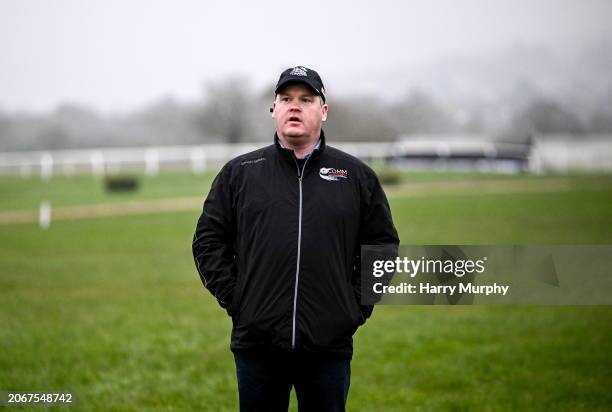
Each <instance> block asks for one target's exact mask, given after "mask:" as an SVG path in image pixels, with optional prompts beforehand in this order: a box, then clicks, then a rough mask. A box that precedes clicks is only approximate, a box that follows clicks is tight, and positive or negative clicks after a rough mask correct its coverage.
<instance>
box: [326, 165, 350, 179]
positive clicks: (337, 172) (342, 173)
mask: <svg viewBox="0 0 612 412" xmlns="http://www.w3.org/2000/svg"><path fill="white" fill-rule="evenodd" d="M319 177H320V178H321V179H324V180H329V181H330V182H334V181H338V180H340V179H346V178H347V177H348V171H347V170H344V169H336V168H334V167H322V168H321V169H320V170H319Z"/></svg>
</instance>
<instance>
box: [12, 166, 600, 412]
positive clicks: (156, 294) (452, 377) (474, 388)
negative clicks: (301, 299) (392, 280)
mask: <svg viewBox="0 0 612 412" xmlns="http://www.w3.org/2000/svg"><path fill="white" fill-rule="evenodd" d="M407 178H408V179H410V180H412V179H417V180H418V179H419V178H425V177H423V176H408V177H407ZM427 178H429V177H427ZM463 178H464V179H465V178H469V179H473V180H474V182H475V183H477V182H478V181H479V180H478V177H477V176H472V177H467V176H463ZM79 179H81V180H79ZM208 179H209V178H208ZM452 179H457V178H456V177H453V178H452ZM509 179H510V180H512V179H531V178H530V177H524V178H523V177H518V178H517V177H509ZM576 179H588V178H586V177H584V176H583V177H577V178H576ZM594 179H600V177H596V178H594ZM10 180H11V179H9V178H4V180H2V183H1V184H2V186H1V187H2V191H0V193H2V196H0V199H2V201H1V202H2V203H1V205H2V208H3V209H16V208H21V207H26V206H25V204H26V203H27V202H28V201H30V200H35V199H36V198H37V196H38V195H39V194H40V191H41V190H43V188H44V186H41V185H39V184H38V183H35V182H34V181H33V180H24V181H22V180H19V179H13V181H12V182H11V181H10ZM204 180H206V179H204V178H202V177H198V178H192V177H189V176H181V175H178V174H170V175H162V176H161V178H160V179H159V180H155V179H152V180H151V182H150V183H149V184H147V185H143V190H142V192H141V193H140V194H138V195H137V196H143V198H156V197H164V196H191V195H201V196H203V195H204V193H205V192H207V186H208V184H209V180H207V181H206V183H202V182H203V181H204ZM59 183H60V182H57V184H58V185H59ZM53 184H55V183H53ZM89 184H90V182H87V179H86V178H78V179H76V180H75V181H70V180H68V179H66V180H65V181H63V182H61V185H60V186H62V185H63V186H62V187H63V188H62V189H60V188H59V186H57V187H58V188H57V193H58V195H59V193H60V192H61V193H67V194H70V196H69V197H68V198H67V199H65V202H66V203H65V204H85V203H88V202H89V203H92V202H93V203H98V202H99V201H100V199H105V196H104V195H103V194H100V193H98V195H95V196H100V197H99V198H98V199H97V200H96V199H92V198H91V196H94V195H93V194H92V193H93V192H88V191H86V190H85V191H82V192H81V191H80V190H78V189H76V187H79V186H81V187H85V186H88V185H89ZM72 185H74V187H72ZM32 186H33V187H32ZM192 186H193V187H192ZM202 186H206V187H202ZM7 187H10V188H12V189H11V190H12V192H11V193H12V195H13V196H15V198H14V199H12V200H10V201H9V200H5V196H4V195H5V192H4V190H5V189H6V188H7ZM94 200H95V201H94ZM58 201H60V200H59V198H58ZM104 201H106V200H104ZM113 201H115V200H113ZM117 201H118V200H117ZM11 202H12V203H11ZM610 204H612V188H610V189H600V190H591V189H576V190H565V191H559V192H546V193H512V194H503V193H502V194H472V195H452V196H451V195H441V194H436V195H432V196H419V197H406V198H401V197H398V198H393V199H392V201H391V206H392V209H393V212H394V219H395V222H396V225H397V227H398V230H399V231H400V236H401V239H402V242H403V243H411V244H423V243H432V244H436V243H444V244H449V243H464V244H465V243H472V244H482V243H504V244H509V243H612V231H611V230H610V229H609V228H610V227H612V208H610V207H609V205H610ZM197 214H198V212H195V211H194V213H176V214H158V215H146V216H130V217H117V218H105V219H92V220H82V221H73V222H58V223H54V224H53V225H52V226H51V228H50V229H49V230H47V231H41V230H39V229H38V228H37V227H36V226H35V225H10V226H0V325H1V327H0V342H2V350H1V351H0V390H19V391H28V390H36V391H58V390H66V391H71V392H73V393H74V394H75V396H76V402H77V404H76V405H75V410H103V411H106V410H134V411H136V410H185V411H190V410H210V411H232V410H236V409H237V392H236V382H235V370H234V365H233V358H232V356H231V353H230V351H229V333H230V328H231V323H230V320H229V318H228V317H227V315H225V312H224V311H222V310H221V309H220V308H218V307H217V306H216V303H215V301H214V299H213V298H212V296H210V294H208V292H206V291H205V290H204V289H203V287H202V285H201V283H200V280H199V278H198V276H197V274H196V271H195V269H194V268H193V263H192V257H191V251H190V245H191V236H192V231H193V228H194V224H195V220H196V219H197ZM611 324H612V309H611V308H609V307H559V306H558V307H552V306H471V307H470V306H467V307H466V306H461V307H448V306H437V307H421V306H380V307H378V308H376V310H375V314H374V316H373V318H372V319H370V320H369V321H368V323H367V324H366V325H365V326H364V327H363V328H362V329H360V330H359V331H358V332H357V335H356V337H355V358H354V360H353V363H352V371H353V375H352V382H351V392H350V396H349V404H348V407H349V410H354V411H405V410H421V411H463V410H465V411H468V410H469V411H471V410H476V411H514V410H533V411H539V410H562V411H596V410H601V411H604V410H610V409H612V395H611V392H610V390H609V388H610V387H612V375H611V374H610V370H612V354H611V351H610V350H611V349H612V344H611V343H612V329H611V328H610V325H611ZM292 408H293V410H295V405H292ZM36 410H38V409H36Z"/></svg>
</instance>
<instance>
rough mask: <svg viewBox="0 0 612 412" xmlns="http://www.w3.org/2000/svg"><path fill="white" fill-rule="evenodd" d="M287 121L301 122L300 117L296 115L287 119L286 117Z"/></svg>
mask: <svg viewBox="0 0 612 412" xmlns="http://www.w3.org/2000/svg"><path fill="white" fill-rule="evenodd" d="M287 122H288V123H291V122H298V123H302V119H300V118H299V117H297V116H291V117H290V118H289V119H287Z"/></svg>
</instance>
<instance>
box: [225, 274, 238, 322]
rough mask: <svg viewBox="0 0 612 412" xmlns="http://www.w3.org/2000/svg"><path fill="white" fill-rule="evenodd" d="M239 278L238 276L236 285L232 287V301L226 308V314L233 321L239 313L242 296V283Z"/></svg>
mask: <svg viewBox="0 0 612 412" xmlns="http://www.w3.org/2000/svg"><path fill="white" fill-rule="evenodd" d="M240 278H241V276H240V275H239V276H238V280H237V281H236V285H235V286H234V292H233V293H232V301H231V302H230V305H229V306H228V308H227V313H228V314H229V315H230V316H231V317H232V318H233V319H235V318H236V317H237V316H238V314H239V313H240V301H241V300H242V299H241V295H242V282H241V279H240Z"/></svg>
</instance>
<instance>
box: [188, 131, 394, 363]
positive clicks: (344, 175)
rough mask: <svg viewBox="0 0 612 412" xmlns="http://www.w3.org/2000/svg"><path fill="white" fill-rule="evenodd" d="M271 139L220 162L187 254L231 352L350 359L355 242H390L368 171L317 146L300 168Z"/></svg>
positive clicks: (355, 321)
mask: <svg viewBox="0 0 612 412" xmlns="http://www.w3.org/2000/svg"><path fill="white" fill-rule="evenodd" d="M299 163H300V162H298V161H297V159H296V158H295V157H294V155H293V151H291V150H288V149H284V148H282V147H281V146H280V144H279V141H278V137H276V136H275V143H274V144H273V145H270V146H268V147H264V148H262V149H259V150H256V151H254V152H251V153H248V154H245V155H242V156H239V157H237V158H235V159H233V160H231V161H229V162H228V163H227V164H226V165H225V166H223V168H222V169H221V171H220V172H219V174H218V175H217V177H216V178H215V180H214V181H213V184H212V187H211V189H210V193H209V194H208V197H207V198H206V201H205V202H204V207H203V212H202V215H201V216H200V218H199V220H198V223H197V227H196V231H195V235H194V238H193V256H194V259H195V264H196V267H197V269H198V272H199V274H200V278H201V279H202V282H203V283H204V286H205V287H206V288H207V289H208V290H209V291H210V292H211V293H212V294H213V295H214V296H215V297H216V298H217V300H218V302H219V304H220V305H221V306H222V307H224V308H225V309H226V310H227V312H228V313H229V314H230V316H231V317H232V320H233V330H232V340H231V349H232V350H234V351H235V350H241V349H250V348H301V349H304V350H307V351H311V352H318V353H327V354H337V355H345V356H348V357H350V356H351V355H352V351H353V349H352V335H353V333H354V332H355V330H356V329H357V327H358V326H359V325H361V324H363V323H364V322H365V320H366V319H367V318H368V317H369V316H370V314H371V313H372V309H373V307H372V306H364V305H361V304H360V296H361V290H360V268H359V255H360V246H361V245H366V244H368V245H381V244H394V245H397V244H398V243H399V240H398V237H397V232H396V230H395V227H394V226H393V221H392V219H391V212H390V209H389V205H388V203H387V199H386V197H385V194H384V192H383V190H382V188H381V186H380V183H379V181H378V179H377V177H376V175H375V173H374V172H373V171H372V169H370V168H369V167H368V166H367V165H366V164H364V163H363V162H362V161H360V160H359V159H357V158H355V157H353V156H350V155H348V154H346V153H344V152H342V151H340V150H337V149H335V148H333V147H329V146H326V144H325V135H324V133H323V132H321V142H320V146H319V148H318V149H316V150H315V151H314V152H313V153H312V154H311V156H310V157H309V158H308V159H307V160H306V162H305V163H303V161H302V163H303V165H299Z"/></svg>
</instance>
